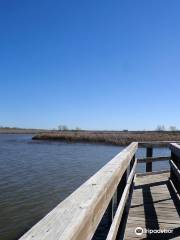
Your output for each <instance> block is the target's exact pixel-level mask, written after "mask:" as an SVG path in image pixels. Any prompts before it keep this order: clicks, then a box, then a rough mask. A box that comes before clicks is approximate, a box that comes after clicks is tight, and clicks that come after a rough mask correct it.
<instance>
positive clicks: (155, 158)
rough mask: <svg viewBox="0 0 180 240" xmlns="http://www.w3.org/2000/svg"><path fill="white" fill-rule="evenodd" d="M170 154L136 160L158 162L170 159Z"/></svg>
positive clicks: (139, 161)
mask: <svg viewBox="0 0 180 240" xmlns="http://www.w3.org/2000/svg"><path fill="white" fill-rule="evenodd" d="M170 159H171V156H166V157H165V156H162V157H148V158H139V159H138V160H137V162H138V163H148V162H159V161H166V160H170Z"/></svg>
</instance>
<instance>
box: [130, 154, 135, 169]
mask: <svg viewBox="0 0 180 240" xmlns="http://www.w3.org/2000/svg"><path fill="white" fill-rule="evenodd" d="M134 162H135V155H134V156H133V158H132V160H131V162H130V172H131V169H132V168H133V165H134Z"/></svg>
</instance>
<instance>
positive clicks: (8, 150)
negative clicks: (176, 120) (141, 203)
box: [0, 134, 170, 240]
mask: <svg viewBox="0 0 180 240" xmlns="http://www.w3.org/2000/svg"><path fill="white" fill-rule="evenodd" d="M31 138H32V136H31V135H16V134H12V135H11V134H0V240H14V239H17V238H18V237H20V236H21V235H22V234H23V233H24V232H26V231H27V230H28V229H29V228H30V227H31V226H32V225H34V224H35V223H36V222H37V221H38V220H40V219H41V218H42V217H43V216H44V215H45V214H46V213H48V212H49V211H50V210H51V209H52V208H54V207H55V206H56V205H57V204H58V203H59V202H61V201H62V200H63V199H64V198H66V197H67V196H68V195H69V194H70V193H72V192H73V191H74V190H75V189H76V188H77V187H78V186H80V185H81V184H82V183H83V182H85V181H86V180H87V179H88V178H89V177H90V176H92V175H93V174H94V173H95V172H96V171H97V170H99V169H100V168H101V167H102V166H103V165H104V164H105V163H107V162H108V161H109V160H110V159H111V158H112V157H113V156H115V155H116V154H117V153H119V151H121V150H122V149H123V147H118V146H108V145H100V144H86V143H65V142H49V141H34V140H33V141H32V140H31ZM154 154H155V155H159V156H160V155H161V156H162V155H169V154H170V153H169V150H168V149H156V150H155V151H154ZM144 155H145V151H144V150H142V149H140V150H139V151H138V154H137V156H138V157H143V156H144ZM154 168H155V169H156V170H157V169H158V170H160V169H167V168H168V163H167V162H159V163H155V164H154ZM144 169H145V165H143V164H141V165H139V166H138V171H144Z"/></svg>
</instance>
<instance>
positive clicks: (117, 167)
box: [20, 142, 138, 240]
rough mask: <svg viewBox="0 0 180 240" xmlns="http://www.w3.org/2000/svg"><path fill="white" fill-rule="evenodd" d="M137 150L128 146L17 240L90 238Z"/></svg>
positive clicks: (133, 146) (136, 146)
mask: <svg viewBox="0 0 180 240" xmlns="http://www.w3.org/2000/svg"><path fill="white" fill-rule="evenodd" d="M137 148H138V143H136V142H134V143H131V144H130V145H129V146H128V147H127V148H125V149H124V150H123V151H122V152H120V153H119V154H118V155H117V156H115V157H114V158H113V159H112V160H111V161H110V162H108V163H107V164H106V165H105V166H104V167H103V168H101V169H100V170H99V171H98V172H97V173H96V174H95V175H93V176H92V177H91V178H90V179H88V180H87V181H86V182H85V183H84V184H83V185H81V186H80V187H79V188H78V189H77V190H76V191H75V192H73V193H72V194H71V195H70V196H69V197H68V198H66V199H65V200H64V201H63V202H61V203H60V204H59V205H58V206H57V207H55V208H54V209H53V210H52V211H51V212H50V213H49V214H47V215H46V216H45V217H44V218H43V219H42V220H40V222H38V223H37V224H36V225H35V226H34V227H32V228H31V229H30V230H29V231H28V232H27V233H26V234H24V235H23V236H22V237H21V238H20V240H29V239H35V240H50V239H53V240H60V239H61V240H89V239H91V238H92V236H93V235H94V233H95V231H96V229H97V226H98V224H99V222H100V221H101V219H102V217H103V214H104V213H105V211H106V209H107V207H108V205H109V203H110V201H111V199H112V197H113V195H114V193H115V192H116V190H117V187H118V184H119V183H120V181H121V179H122V177H123V174H124V173H125V171H126V170H127V168H128V167H129V165H130V163H131V160H132V159H133V157H134V155H135V153H136V151H137ZM133 169H134V168H133ZM131 173H132V171H131ZM127 186H129V185H128V184H127Z"/></svg>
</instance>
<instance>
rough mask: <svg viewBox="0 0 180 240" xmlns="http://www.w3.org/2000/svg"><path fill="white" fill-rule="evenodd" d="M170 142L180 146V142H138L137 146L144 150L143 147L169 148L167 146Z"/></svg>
mask: <svg viewBox="0 0 180 240" xmlns="http://www.w3.org/2000/svg"><path fill="white" fill-rule="evenodd" d="M172 142H174V143H179V144H180V141H149V142H139V143H138V145H139V147H140V148H144V147H152V148H159V147H169V144H171V143H172Z"/></svg>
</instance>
